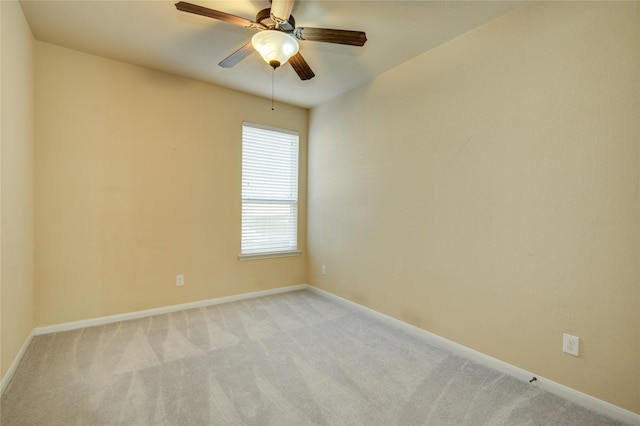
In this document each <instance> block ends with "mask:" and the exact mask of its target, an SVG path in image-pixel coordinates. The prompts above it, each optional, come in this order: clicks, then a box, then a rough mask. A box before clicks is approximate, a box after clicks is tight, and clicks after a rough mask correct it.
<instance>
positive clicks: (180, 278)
mask: <svg viewBox="0 0 640 426" xmlns="http://www.w3.org/2000/svg"><path fill="white" fill-rule="evenodd" d="M183 285H184V275H176V286H178V287H180V286H183Z"/></svg>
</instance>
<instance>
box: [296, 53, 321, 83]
mask: <svg viewBox="0 0 640 426" xmlns="http://www.w3.org/2000/svg"><path fill="white" fill-rule="evenodd" d="M289 63H290V64H291V66H292V67H293V69H294V71H295V72H296V74H298V77H300V80H311V79H312V78H313V77H315V76H316V75H315V74H314V73H313V71H312V70H311V67H309V64H307V61H305V60H304V58H303V57H302V55H301V54H300V52H298V53H296V54H295V55H293V56H292V57H291V58H289Z"/></svg>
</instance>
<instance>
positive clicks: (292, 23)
mask: <svg viewBox="0 0 640 426" xmlns="http://www.w3.org/2000/svg"><path fill="white" fill-rule="evenodd" d="M256 22H257V23H259V24H262V25H264V26H265V27H267V28H269V29H278V30H280V31H284V32H290V31H293V29H294V28H295V27H296V20H295V19H294V18H293V15H289V19H288V20H287V22H286V23H284V24H279V25H277V28H276V22H274V20H273V19H271V9H269V8H267V9H262V10H261V11H260V12H258V13H257V14H256Z"/></svg>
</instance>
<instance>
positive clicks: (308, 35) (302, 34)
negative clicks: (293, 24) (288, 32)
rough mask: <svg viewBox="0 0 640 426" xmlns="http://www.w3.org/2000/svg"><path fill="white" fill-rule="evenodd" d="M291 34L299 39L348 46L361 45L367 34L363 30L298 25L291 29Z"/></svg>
mask: <svg viewBox="0 0 640 426" xmlns="http://www.w3.org/2000/svg"><path fill="white" fill-rule="evenodd" d="M293 35H294V36H296V38H298V39H300V40H309V41H322V42H324V43H336V44H348V45H350V46H363V45H364V44H365V42H366V41H367V35H366V34H365V33H364V32H363V31H350V30H332V29H329V28H308V27H300V28H296V29H295V30H294V31H293Z"/></svg>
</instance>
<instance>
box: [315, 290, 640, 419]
mask: <svg viewBox="0 0 640 426" xmlns="http://www.w3.org/2000/svg"><path fill="white" fill-rule="evenodd" d="M306 288H308V289H309V290H311V291H313V292H315V293H317V294H321V295H324V296H326V297H329V298H331V299H333V300H337V301H339V302H341V303H344V304H347V305H349V306H352V307H355V308H356V309H359V310H360V311H362V312H364V313H366V314H369V315H372V316H374V317H376V318H378V319H380V320H383V321H385V322H387V323H390V324H393V325H395V326H398V327H399V328H402V329H403V330H405V331H406V332H409V333H411V334H413V335H415V336H418V337H420V338H423V339H425V340H426V341H428V342H429V343H431V344H433V345H434V346H437V347H439V348H442V349H445V350H448V351H450V352H452V353H455V354H456V355H460V356H462V357H465V358H468V359H470V360H472V361H474V362H477V363H478V364H480V365H483V366H485V367H489V368H492V369H494V370H497V371H499V372H501V373H504V374H506V375H509V376H511V377H513V378H515V379H517V380H520V381H522V382H529V380H531V379H532V378H533V377H536V381H534V382H533V383H532V384H531V385H532V386H536V387H538V388H540V389H543V390H545V391H547V392H549V393H552V394H554V395H557V396H559V397H561V398H564V399H566V400H569V401H571V402H573V403H575V404H577V405H580V406H581V407H584V408H587V409H589V410H591V411H594V412H596V413H600V414H603V415H605V416H608V417H611V418H612V419H615V420H617V421H620V422H623V423H625V424H629V425H640V414H636V413H633V412H631V411H628V410H625V409H624V408H621V407H618V406H616V405H613V404H610V403H608V402H606V401H602V400H601V399H598V398H595V397H593V396H591V395H587V394H585V393H582V392H580V391H577V390H575V389H572V388H570V387H567V386H564V385H561V384H560V383H557V382H554V381H553V380H549V379H545V378H544V377H541V376H539V375H537V374H534V373H531V372H529V371H526V370H523V369H522V368H519V367H516V366H514V365H511V364H509V363H506V362H504V361H500V360H499V359H496V358H493V357H491V356H489V355H485V354H483V353H481V352H478V351H475V350H473V349H471V348H468V347H466V346H463V345H460V344H458V343H455V342H452V341H451V340H448V339H445V338H443V337H440V336H438V335H436V334H433V333H430V332H428V331H426V330H423V329H421V328H419V327H416V326H413V325H411V324H408V323H406V322H403V321H400V320H398V319H396V318H393V317H390V316H388V315H385V314H383V313H380V312H378V311H375V310H373V309H370V308H367V307H366V306H363V305H359V304H357V303H355V302H352V301H351V300H348V299H345V298H342V297H340V296H336V295H335V294H333V293H329V292H327V291H325V290H322V289H319V288H317V287H313V286H311V285H307V286H306Z"/></svg>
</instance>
